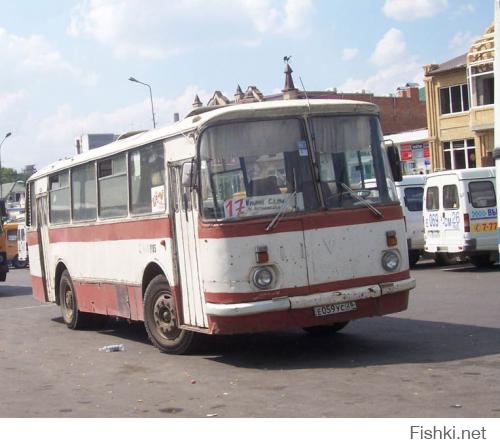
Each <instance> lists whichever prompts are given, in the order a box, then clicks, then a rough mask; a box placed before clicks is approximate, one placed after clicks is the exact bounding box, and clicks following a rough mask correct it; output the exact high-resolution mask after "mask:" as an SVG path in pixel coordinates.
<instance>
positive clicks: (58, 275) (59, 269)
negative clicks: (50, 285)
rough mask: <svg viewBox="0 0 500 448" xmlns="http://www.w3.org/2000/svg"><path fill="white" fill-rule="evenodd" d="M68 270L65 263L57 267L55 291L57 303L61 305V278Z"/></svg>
mask: <svg viewBox="0 0 500 448" xmlns="http://www.w3.org/2000/svg"><path fill="white" fill-rule="evenodd" d="M67 270H68V268H67V267H66V265H65V264H64V262H63V261H59V262H58V263H57V266H56V272H55V274H54V291H55V295H56V303H57V304H58V305H60V300H59V283H61V276H62V274H63V272H64V271H67Z"/></svg>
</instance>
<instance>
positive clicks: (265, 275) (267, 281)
mask: <svg viewBox="0 0 500 448" xmlns="http://www.w3.org/2000/svg"><path fill="white" fill-rule="evenodd" d="M274 277H275V275H274V272H273V270H272V269H271V268H270V267H268V266H260V267H258V268H256V269H255V270H254V271H253V274H252V282H253V284H254V285H255V286H256V287H257V288H259V289H269V288H270V287H271V286H272V285H273V283H274Z"/></svg>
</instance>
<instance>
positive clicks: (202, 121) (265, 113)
mask: <svg viewBox="0 0 500 448" xmlns="http://www.w3.org/2000/svg"><path fill="white" fill-rule="evenodd" d="M200 112H201V113H197V109H194V110H193V111H191V112H190V113H189V114H188V115H187V116H186V118H184V119H183V120H181V121H179V122H176V123H172V124H169V125H167V126H163V127H161V128H157V129H152V130H149V131H144V132H139V133H136V134H133V135H131V136H130V137H126V138H123V139H119V140H117V141H114V142H113V143H109V144H107V145H104V146H101V147H99V148H96V149H93V150H91V151H87V152H85V153H83V154H75V155H72V156H70V157H67V158H65V159H63V160H59V161H57V162H55V163H52V164H51V165H49V166H47V167H44V168H42V169H41V170H39V171H37V172H36V173H35V174H33V175H32V176H31V177H30V179H29V180H30V181H32V180H35V179H40V178H42V177H44V176H47V175H48V174H51V173H53V172H57V171H59V170H63V169H65V168H69V167H71V166H74V165H79V164H83V163H85V162H89V161H92V160H95V159H100V158H103V157H109V156H112V155H114V154H118V153H120V152H122V151H125V150H127V149H131V148H136V147H138V146H142V145H146V144H148V143H153V142H155V141H158V140H164V139H166V138H169V137H174V136H176V135H181V134H184V135H186V134H189V133H191V132H194V131H199V130H201V129H202V128H204V127H206V126H208V125H209V124H214V123H217V122H224V121H229V120H240V119H245V118H253V119H255V118H273V117H280V116H286V115H322V114H353V113H355V114H371V115H373V114H377V113H378V106H376V105H375V104H372V103H367V102H362V101H351V100H309V101H308V100H283V101H267V102H261V103H247V104H237V105H229V106H221V107H215V108H201V111H200Z"/></svg>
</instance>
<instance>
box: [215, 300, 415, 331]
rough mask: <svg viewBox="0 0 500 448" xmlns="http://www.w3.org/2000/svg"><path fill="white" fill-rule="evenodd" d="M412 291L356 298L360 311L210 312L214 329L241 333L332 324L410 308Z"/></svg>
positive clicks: (306, 309) (308, 309)
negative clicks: (320, 314)
mask: <svg viewBox="0 0 500 448" xmlns="http://www.w3.org/2000/svg"><path fill="white" fill-rule="evenodd" d="M408 297H409V292H408V291H403V292H398V293H395V294H388V295H386V296H381V297H377V298H373V299H363V300H359V301H357V302H356V305H357V309H356V311H350V312H346V313H341V314H333V315H331V316H324V317H315V316H314V314H313V310H312V308H304V309H294V310H286V311H275V312H272V313H260V314H255V315H250V316H236V317H227V316H212V315H209V316H208V324H209V328H210V333H219V334H237V333H254V332H258V331H273V330H283V329H287V328H306V327H314V326H317V325H329V324H333V323H335V322H346V321H349V320H354V319H360V318H363V317H371V316H383V315H386V314H392V313H398V312H400V311H404V310H406V309H407V308H408Z"/></svg>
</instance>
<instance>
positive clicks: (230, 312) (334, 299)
mask: <svg viewBox="0 0 500 448" xmlns="http://www.w3.org/2000/svg"><path fill="white" fill-rule="evenodd" d="M415 286H416V281H415V279H413V278H408V279H405V280H399V281H395V282H387V283H380V284H375V285H368V286H361V287H358V288H349V289H342V290H338V291H330V292H324V293H317V294H310V295H306V296H293V297H276V298H274V299H271V300H262V301H258V302H247V303H231V304H221V303H209V302H208V303H206V312H207V314H208V315H209V316H214V317H216V316H217V317H239V316H252V315H258V314H262V313H271V312H277V311H290V310H292V311H293V310H303V309H306V308H314V307H317V306H325V305H334V304H340V303H346V302H356V303H359V302H362V301H366V300H370V299H376V298H379V297H384V296H389V295H391V294H397V293H403V292H406V291H409V290H411V289H413V288H415Z"/></svg>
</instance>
